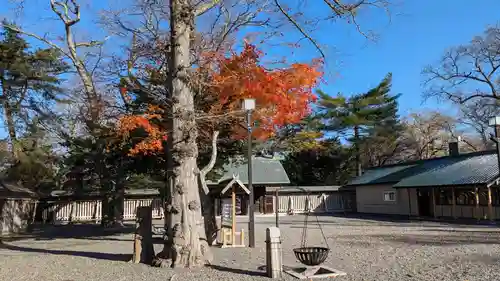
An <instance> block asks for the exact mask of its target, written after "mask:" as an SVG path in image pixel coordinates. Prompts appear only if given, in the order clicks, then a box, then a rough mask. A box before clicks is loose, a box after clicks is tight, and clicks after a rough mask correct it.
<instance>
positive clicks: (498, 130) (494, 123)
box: [488, 116, 500, 174]
mask: <svg viewBox="0 0 500 281" xmlns="http://www.w3.org/2000/svg"><path fill="white" fill-rule="evenodd" d="M488 124H489V125H490V126H491V127H493V130H494V131H495V134H494V135H493V134H492V135H491V140H492V141H493V142H494V143H495V144H496V145H497V160H498V170H499V174H500V116H495V117H491V118H490V120H489V122H488Z"/></svg>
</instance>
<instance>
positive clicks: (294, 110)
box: [118, 44, 322, 154]
mask: <svg viewBox="0 0 500 281" xmlns="http://www.w3.org/2000/svg"><path fill="white" fill-rule="evenodd" d="M262 56H263V53H262V52H261V51H259V50H258V49H257V48H256V47H255V46H254V45H251V44H245V46H244V48H243V50H242V51H241V52H240V53H236V52H232V54H231V56H229V57H226V56H224V55H221V54H213V53H211V54H205V55H204V56H203V59H202V61H203V63H200V68H199V69H198V72H199V73H202V75H200V76H202V77H208V78H205V79H207V81H208V83H205V84H208V87H206V88H205V89H204V90H203V92H204V93H205V94H208V95H212V98H213V99H212V100H214V101H215V102H212V103H210V104H209V109H208V111H207V110H206V109H205V111H204V112H205V114H206V116H208V117H213V116H219V117H217V118H222V119H225V120H219V121H220V122H221V123H222V122H226V123H228V122H229V123H234V126H232V131H233V132H232V135H233V136H234V137H235V138H240V137H244V136H245V135H246V130H245V127H244V126H241V123H242V121H243V119H242V117H243V116H244V114H243V113H242V112H241V106H242V100H243V99H245V98H254V99H255V100H256V109H255V111H254V112H253V113H252V119H253V120H254V121H255V123H256V127H255V128H254V130H253V135H254V137H256V138H260V139H265V138H269V137H272V136H273V134H274V133H275V132H276V131H277V130H279V129H280V128H282V127H284V126H286V125H289V124H296V123H298V122H299V121H301V120H302V119H303V118H304V117H305V116H307V115H308V114H309V113H310V110H311V108H310V105H311V103H312V102H314V101H315V100H316V96H315V95H314V93H313V89H314V87H315V86H316V85H317V83H318V82H319V80H320V78H321V76H322V72H321V71H320V66H321V61H319V60H318V61H313V62H312V63H311V64H305V63H295V64H292V65H290V66H289V67H286V68H282V69H272V70H269V69H266V68H265V67H264V66H262V65H260V61H259V59H260V58H261V57H262ZM120 91H121V94H122V95H124V93H123V92H122V90H120ZM161 115H162V112H161V111H160V110H159V109H158V108H153V107H150V108H148V110H147V112H146V113H145V114H143V115H140V116H139V115H133V116H130V115H128V116H123V117H122V118H120V120H119V122H118V133H119V134H120V135H122V137H124V138H129V137H130V132H131V131H133V130H136V129H138V128H142V129H143V130H145V131H146V132H147V133H148V137H147V138H146V139H144V140H142V141H140V142H139V143H138V144H137V145H135V147H134V148H133V149H132V150H131V151H130V154H138V153H143V154H151V153H154V152H155V151H158V150H161V149H162V140H164V139H165V138H166V134H165V133H163V131H162V130H161V129H160V128H159V127H158V126H157V125H155V124H154V123H153V122H151V121H152V120H153V119H161ZM217 118H210V120H214V119H217ZM236 123H240V124H236ZM217 124H218V121H217V120H216V121H214V122H212V123H211V124H210V125H209V126H212V127H213V128H215V129H216V128H217V126H218V125H217ZM205 125H206V124H205Z"/></svg>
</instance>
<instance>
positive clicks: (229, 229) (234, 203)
mask: <svg viewBox="0 0 500 281" xmlns="http://www.w3.org/2000/svg"><path fill="white" fill-rule="evenodd" d="M235 184H237V185H238V186H239V187H240V188H241V189H243V190H244V191H245V192H246V193H247V194H250V191H249V190H248V189H247V188H246V187H245V185H243V183H242V182H241V181H240V180H239V179H238V177H237V176H235V175H233V180H231V181H230V182H229V183H228V184H227V185H226V187H225V188H224V189H223V190H222V191H221V194H225V193H226V192H227V191H228V190H230V189H231V198H227V199H226V198H225V199H222V210H221V211H222V212H221V228H222V229H221V232H222V233H221V234H222V247H226V246H228V245H227V242H230V243H231V247H244V246H245V244H244V241H245V238H244V234H243V229H242V230H241V231H240V232H236V214H237V213H239V214H241V198H238V199H239V200H237V198H236V186H235ZM236 235H239V236H240V244H236ZM228 238H229V239H228Z"/></svg>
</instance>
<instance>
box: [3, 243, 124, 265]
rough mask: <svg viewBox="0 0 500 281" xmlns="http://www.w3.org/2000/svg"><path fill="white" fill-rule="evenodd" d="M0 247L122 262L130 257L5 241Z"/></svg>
mask: <svg viewBox="0 0 500 281" xmlns="http://www.w3.org/2000/svg"><path fill="white" fill-rule="evenodd" d="M0 249H6V250H10V251H18V252H26V253H40V254H52V255H67V256H76V257H85V258H93V259H100V260H109V261H123V262H125V261H129V260H130V259H131V258H132V255H131V254H111V253H96V252H84V251H70V250H49V249H37V248H29V247H21V246H14V245H8V244H5V243H0Z"/></svg>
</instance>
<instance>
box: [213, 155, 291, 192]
mask: <svg viewBox="0 0 500 281" xmlns="http://www.w3.org/2000/svg"><path fill="white" fill-rule="evenodd" d="M252 169H253V171H252V172H253V173H252V175H253V178H252V183H253V184H259V185H265V184H268V185H278V184H290V180H289V179H288V175H287V174H286V172H285V169H284V168H283V165H281V162H280V161H279V160H277V159H269V158H263V157H253V158H252ZM224 170H225V173H224V174H223V176H222V177H221V178H220V179H219V180H218V181H217V182H212V181H210V182H207V184H208V185H217V184H220V183H222V182H226V181H230V180H232V179H233V175H237V176H239V179H240V181H241V182H242V183H243V184H247V183H248V165H247V163H241V164H239V165H238V164H234V165H226V166H225V167H224Z"/></svg>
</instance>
